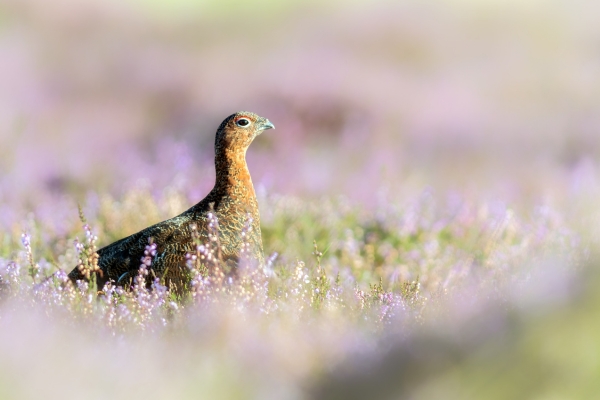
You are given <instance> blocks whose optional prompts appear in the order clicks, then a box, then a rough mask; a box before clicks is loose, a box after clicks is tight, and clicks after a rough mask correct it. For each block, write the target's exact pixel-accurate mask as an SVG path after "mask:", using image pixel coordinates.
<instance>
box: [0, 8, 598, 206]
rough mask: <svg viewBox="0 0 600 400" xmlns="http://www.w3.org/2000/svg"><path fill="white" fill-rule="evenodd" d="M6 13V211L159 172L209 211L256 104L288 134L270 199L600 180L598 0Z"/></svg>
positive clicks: (535, 187) (259, 177) (258, 159)
mask: <svg viewBox="0 0 600 400" xmlns="http://www.w3.org/2000/svg"><path fill="white" fill-rule="evenodd" d="M0 4H1V7H0V60H1V61H0V88H1V89H0V201H1V202H2V203H4V204H6V203H7V202H16V203H19V204H21V203H23V202H25V201H33V202H35V201H36V200H35V199H36V196H39V195H40V193H46V194H47V193H53V194H64V193H69V195H70V196H74V195H75V196H77V195H81V194H82V193H84V192H85V191H86V190H90V189H94V190H98V191H111V192H113V193H115V194H118V193H120V192H121V191H123V190H124V188H128V187H132V186H133V185H135V184H136V182H139V181H140V180H145V181H146V182H150V184H151V186H152V187H153V188H156V189H157V190H158V189H161V188H164V187H166V186H167V185H168V184H170V183H174V182H179V183H178V184H179V185H184V186H185V187H186V188H187V189H188V190H190V191H191V192H192V194H191V197H192V198H190V201H192V202H195V201H196V199H200V198H201V197H202V196H203V194H204V193H205V192H206V191H207V190H209V189H210V187H211V186H212V179H213V172H212V170H211V168H212V163H213V160H212V157H213V153H212V151H213V148H212V147H213V139H214V132H215V130H216V127H217V126H218V124H219V123H220V121H222V120H223V119H224V117H226V116H227V115H229V114H231V113H233V112H235V111H238V110H249V111H254V112H256V113H258V114H260V115H263V116H266V117H267V118H269V119H270V120H271V121H273V122H274V124H275V125H276V127H277V130H276V131H272V132H269V134H268V135H264V136H262V137H260V138H259V139H258V140H257V141H256V142H255V144H254V145H253V147H252V148H251V150H250V151H249V154H248V161H249V164H250V168H251V172H252V176H253V179H254V182H255V186H257V187H259V188H261V189H260V190H265V191H267V192H269V193H284V194H297V195H302V196H320V195H323V194H343V195H346V196H347V197H349V198H351V199H355V200H358V201H367V202H368V201H372V200H373V198H374V193H375V192H376V191H377V190H380V189H382V188H385V189H386V190H387V191H392V193H400V194H401V193H402V191H403V190H405V188H407V187H412V188H423V187H427V186H433V187H436V188H440V189H457V188H461V189H466V190H469V188H471V189H476V190H477V191H479V190H480V189H485V190H486V191H487V193H490V195H502V196H503V197H504V198H507V199H511V198H519V200H522V199H528V198H530V197H533V198H536V197H538V198H539V196H543V195H544V193H546V192H547V191H549V190H550V191H552V190H556V191H557V192H561V193H562V192H563V191H564V190H565V189H567V190H581V187H580V186H586V187H587V189H586V190H589V188H590V186H589V182H588V181H590V180H593V179H591V178H590V174H591V170H593V169H595V166H596V160H597V156H598V153H599V146H600V145H599V143H598V140H596V137H597V134H598V133H597V129H598V127H599V126H600V113H599V112H598V111H599V110H598V108H599V104H600V103H599V100H600V99H599V97H600V75H598V70H599V69H600V53H599V50H598V45H599V43H600V25H598V24H597V23H596V21H595V16H596V15H597V13H598V11H600V10H599V9H600V5H597V4H595V3H594V2H589V1H579V0H574V1H569V2H561V1H533V0H532V1H508V2H507V1H495V0H486V1H469V0H426V1H422V0H419V1H410V0H409V1H368V2H366V1H365V2H362V1H329V2H322V1H286V2H279V1H270V0H262V1H255V2H235V1H216V0H215V1H210V0H205V1H191V0H172V1H168V2H167V1H159V0H125V1H123V0H121V1H112V0H108V1H107V0H102V1H101V0H86V1H80V0H57V1H53V2H47V1H42V0H14V1H12V0H2V2H1V3H0ZM573 173H575V174H576V175H577V177H578V178H577V179H575V180H573V179H571V178H572V175H571V174H573ZM515 177H518V179H514V178H515ZM567 181H568V182H570V183H567ZM581 182H584V183H585V184H582V183H581ZM578 185H579V186H578ZM5 218H6V217H5Z"/></svg>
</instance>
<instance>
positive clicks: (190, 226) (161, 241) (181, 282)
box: [69, 111, 275, 290]
mask: <svg viewBox="0 0 600 400" xmlns="http://www.w3.org/2000/svg"><path fill="white" fill-rule="evenodd" d="M274 128H275V126H274V125H273V124H272V123H271V122H270V121H269V120H268V119H266V118H263V117H259V116H258V115H256V114H254V113H251V112H245V111H241V112H237V113H235V114H233V115H230V116H229V117H227V118H225V120H224V121H223V122H222V123H221V125H220V126H219V128H218V129H217V133H216V138H215V169H216V181H215V186H214V188H213V189H212V190H211V191H210V193H209V194H208V195H207V196H206V197H205V198H204V199H203V200H202V201H200V202H199V203H198V204H196V205H194V206H193V207H191V208H190V209H189V210H187V211H185V212H183V213H182V214H180V215H178V216H176V217H173V218H171V219H168V220H166V221H163V222H159V223H158V224H156V225H152V226H150V227H148V228H146V229H144V230H142V231H140V232H138V233H135V234H133V235H131V236H128V237H126V238H123V239H121V240H118V241H116V242H114V243H112V244H110V245H108V246H106V247H103V248H101V249H100V250H98V257H99V258H98V267H99V268H100V270H101V272H100V273H98V274H97V283H98V287H99V288H102V287H103V286H104V284H105V283H106V282H108V281H109V280H110V281H113V282H115V283H116V284H117V285H125V284H129V283H131V282H132V281H133V277H135V276H136V275H137V273H138V270H139V268H140V264H141V261H140V260H142V258H143V257H144V251H145V250H146V246H148V243H149V242H152V243H154V244H155V245H156V253H155V256H154V258H153V259H152V264H151V266H150V267H149V270H150V271H152V275H153V276H156V277H160V278H161V279H164V282H166V284H167V285H168V286H170V287H172V288H175V289H179V290H181V289H182V288H183V287H185V286H186V284H187V282H186V279H188V278H187V277H188V276H189V275H188V269H187V266H186V255H188V254H189V253H193V252H195V251H196V243H197V242H196V241H195V239H194V237H193V236H192V234H191V233H192V230H195V231H196V232H197V239H199V240H200V241H201V242H203V243H207V242H208V241H209V223H210V220H211V216H210V215H209V214H210V213H214V216H216V217H217V220H218V236H219V244H220V252H221V257H222V260H223V261H224V262H226V263H227V264H228V265H232V263H237V262H238V261H239V258H240V253H241V251H242V247H244V246H245V247H246V248H247V247H248V246H249V249H248V250H249V257H250V258H251V259H254V260H256V261H257V262H259V263H261V264H262V263H263V262H264V255H263V247H262V238H261V232H260V217H259V212H258V203H257V201H256V194H255V192H254V187H253V185H252V179H251V178H250V172H249V171H248V165H247V164H246V150H248V147H249V146H250V144H251V143H252V141H253V140H254V138H256V136H258V135H260V134H261V133H262V132H263V131H265V130H267V129H274ZM248 223H249V224H250V226H249V227H246V229H245V225H247V224H248ZM243 231H244V232H243ZM242 233H244V235H245V237H244V238H242ZM88 276H89V275H88ZM69 278H70V279H71V281H73V282H74V283H75V282H76V281H77V280H82V279H86V278H85V276H84V274H83V273H82V271H81V269H80V268H79V267H78V268H75V269H73V270H72V271H71V272H70V273H69Z"/></svg>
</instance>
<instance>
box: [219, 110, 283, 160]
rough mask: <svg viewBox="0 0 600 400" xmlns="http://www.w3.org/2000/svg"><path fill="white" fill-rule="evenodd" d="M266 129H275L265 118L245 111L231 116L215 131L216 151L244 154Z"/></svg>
mask: <svg viewBox="0 0 600 400" xmlns="http://www.w3.org/2000/svg"><path fill="white" fill-rule="evenodd" d="M267 129H275V126H274V125H273V124H272V123H271V121H269V120H268V119H266V118H263V117H259V116H258V115H256V114H254V113H251V112H247V111H240V112H237V113H235V114H232V115H230V116H229V117H227V118H225V120H224V121H223V122H222V123H221V126H219V129H217V137H216V139H215V147H216V150H217V152H218V151H219V150H220V149H225V150H228V151H235V152H237V151H241V152H244V153H245V152H246V150H247V149H248V146H250V143H252V141H253V140H254V138H255V137H256V136H258V135H260V134H261V133H262V132H263V131H265V130H267Z"/></svg>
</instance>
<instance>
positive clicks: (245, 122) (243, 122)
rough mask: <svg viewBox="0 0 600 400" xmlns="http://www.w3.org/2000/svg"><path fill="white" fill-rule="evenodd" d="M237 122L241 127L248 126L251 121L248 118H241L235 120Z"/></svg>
mask: <svg viewBox="0 0 600 400" xmlns="http://www.w3.org/2000/svg"><path fill="white" fill-rule="evenodd" d="M235 123H236V124H237V126H241V127H246V126H248V125H250V121H249V120H248V119H247V118H240V119H238V120H237V121H235Z"/></svg>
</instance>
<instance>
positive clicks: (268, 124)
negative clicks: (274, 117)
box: [259, 119, 275, 133]
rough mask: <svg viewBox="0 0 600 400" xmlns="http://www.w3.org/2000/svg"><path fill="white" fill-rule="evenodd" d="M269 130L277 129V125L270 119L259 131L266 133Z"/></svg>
mask: <svg viewBox="0 0 600 400" xmlns="http://www.w3.org/2000/svg"><path fill="white" fill-rule="evenodd" d="M267 129H275V125H273V124H272V123H271V121H269V120H268V119H265V121H264V122H263V123H262V124H261V125H260V128H259V130H260V132H261V133H262V131H266V130H267Z"/></svg>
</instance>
